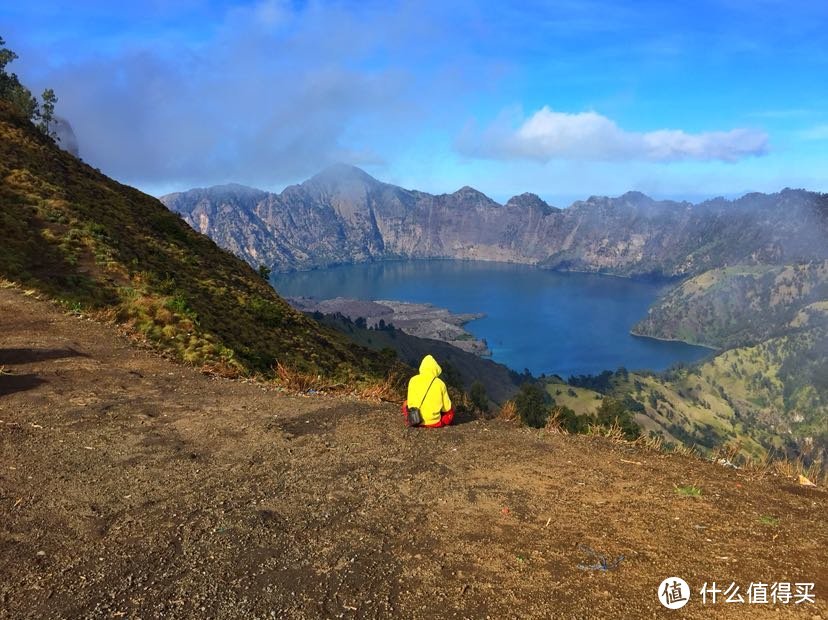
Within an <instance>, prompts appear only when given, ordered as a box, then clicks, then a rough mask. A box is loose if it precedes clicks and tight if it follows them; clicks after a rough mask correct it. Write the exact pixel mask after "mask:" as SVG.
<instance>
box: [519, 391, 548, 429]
mask: <svg viewBox="0 0 828 620" xmlns="http://www.w3.org/2000/svg"><path fill="white" fill-rule="evenodd" d="M547 398H548V395H547V393H546V392H545V391H544V390H543V389H541V387H540V386H539V385H538V384H537V383H530V382H526V383H524V384H523V385H522V386H520V391H519V392H518V394H517V396H516V397H515V407H516V408H517V413H518V416H519V417H520V420H521V422H523V423H524V424H525V425H526V426H531V427H532V428H543V427H544V426H546V420H547V418H548V417H549V406H548V403H547Z"/></svg>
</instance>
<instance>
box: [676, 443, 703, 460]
mask: <svg viewBox="0 0 828 620" xmlns="http://www.w3.org/2000/svg"><path fill="white" fill-rule="evenodd" d="M671 452H672V453H673V454H680V455H682V456H689V457H692V458H700V457H701V453H700V452H699V449H698V448H697V447H696V446H695V445H692V446H686V445H684V444H683V443H680V444H678V445H676V446H675V447H674V448H673V449H672V450H671Z"/></svg>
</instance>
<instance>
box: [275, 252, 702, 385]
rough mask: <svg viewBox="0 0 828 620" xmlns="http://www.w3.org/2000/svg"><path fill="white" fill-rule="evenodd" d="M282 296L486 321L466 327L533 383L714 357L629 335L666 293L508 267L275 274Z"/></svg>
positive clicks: (375, 267) (636, 283) (435, 264)
mask: <svg viewBox="0 0 828 620" xmlns="http://www.w3.org/2000/svg"><path fill="white" fill-rule="evenodd" d="M271 283H272V284H273V286H274V287H275V288H276V290H277V291H278V292H279V294H280V295H282V296H284V297H302V296H304V297H314V298H317V299H330V298H334V297H350V298H354V299H364V300H378V299H393V300H398V301H408V302H416V303H430V304H433V305H435V306H440V307H443V308H447V309H448V310H450V311H452V312H455V313H469V312H471V313H476V312H482V313H485V317H484V318H481V319H477V320H474V321H472V322H470V323H467V324H466V326H465V328H466V329H467V330H468V331H469V332H470V333H472V334H474V335H475V336H476V337H477V338H481V339H485V340H486V342H487V343H488V345H489V348H490V349H491V351H492V359H493V360H495V361H496V362H500V363H502V364H505V365H506V366H508V367H509V368H512V369H513V370H516V371H518V372H522V371H523V370H524V369H528V370H529V371H530V372H532V373H533V374H535V375H540V374H542V373H544V374H547V375H550V374H557V375H559V376H561V377H563V378H567V377H569V376H570V375H580V374H596V373H600V372H601V371H603V370H615V369H617V368H619V367H620V366H624V367H626V368H627V369H629V370H642V369H649V370H664V369H665V368H667V367H669V366H670V365H672V364H674V363H676V362H693V361H696V360H699V359H701V358H703V357H705V356H707V355H710V354H711V353H712V350H711V349H707V348H704V347H698V346H694V345H689V344H686V343H683V342H667V341H660V340H655V339H652V338H645V337H639V336H633V335H631V334H630V329H631V328H632V326H633V325H635V323H637V322H638V321H639V320H640V319H642V318H643V317H644V316H646V314H647V309H648V308H649V307H650V305H651V304H652V303H653V302H654V301H655V300H656V299H657V298H658V297H659V296H660V295H661V294H663V293H664V292H666V290H667V288H668V285H667V284H665V283H663V282H653V281H646V280H632V279H626V278H617V277H612V276H602V275H595V274H585V273H565V272H556V271H550V270H545V269H540V268H537V267H533V266H528V265H517V264H510V263H494V262H476V261H456V260H415V261H391V262H381V263H366V264H358V265H345V266H338V267H331V268H328V269H321V270H314V271H300V272H293V273H287V274H274V275H273V276H272V277H271Z"/></svg>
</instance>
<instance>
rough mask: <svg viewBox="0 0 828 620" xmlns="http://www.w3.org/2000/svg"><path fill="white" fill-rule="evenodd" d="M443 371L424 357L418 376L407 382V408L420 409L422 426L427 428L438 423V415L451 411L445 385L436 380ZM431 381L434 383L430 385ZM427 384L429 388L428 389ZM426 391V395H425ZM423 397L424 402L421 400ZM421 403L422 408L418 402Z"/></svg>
mask: <svg viewBox="0 0 828 620" xmlns="http://www.w3.org/2000/svg"><path fill="white" fill-rule="evenodd" d="M441 372H443V369H442V368H440V365H439V364H438V363H437V360H435V359H434V358H433V357H431V356H430V355H426V356H425V357H424V358H423V361H422V362H421V363H420V374H418V375H414V376H413V377H411V380H410V381H409V382H408V406H409V407H420V413H421V414H422V416H423V424H424V425H426V426H428V425H431V424H437V422H439V421H440V413H444V412H446V411H448V410H449V409H451V400H449V395H448V392H447V391H446V384H445V383H443V380H442V379H438V378H437V377H439V376H440V373H441ZM432 379H433V380H434V383H432V382H431V381H432ZM429 384H430V385H431V387H430V388H429ZM426 390H428V394H426ZM423 397H425V400H424V399H423ZM421 401H422V403H423V404H422V406H421V405H420V402H421Z"/></svg>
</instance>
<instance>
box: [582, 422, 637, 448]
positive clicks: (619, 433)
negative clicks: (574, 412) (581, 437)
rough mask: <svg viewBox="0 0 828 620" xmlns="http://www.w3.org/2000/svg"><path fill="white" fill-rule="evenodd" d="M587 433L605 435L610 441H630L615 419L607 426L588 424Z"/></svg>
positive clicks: (598, 435)
mask: <svg viewBox="0 0 828 620" xmlns="http://www.w3.org/2000/svg"><path fill="white" fill-rule="evenodd" d="M587 435H592V436H595V437H606V438H607V439H609V440H610V441H611V442H612V443H632V442H631V441H630V440H629V439H627V437H626V436H625V435H624V430H623V429H622V428H621V425H620V424H618V421H617V420H613V422H612V424H610V425H609V426H603V425H598V424H590V425H589V427H587Z"/></svg>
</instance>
